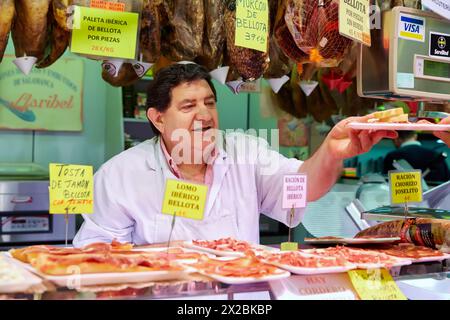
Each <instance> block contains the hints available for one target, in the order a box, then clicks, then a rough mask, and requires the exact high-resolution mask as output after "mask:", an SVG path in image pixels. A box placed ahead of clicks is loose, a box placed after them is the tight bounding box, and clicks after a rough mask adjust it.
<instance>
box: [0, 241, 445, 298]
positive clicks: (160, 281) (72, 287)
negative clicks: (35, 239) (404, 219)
mask: <svg viewBox="0 0 450 320" xmlns="http://www.w3.org/2000/svg"><path fill="white" fill-rule="evenodd" d="M227 242H228V244H227ZM206 243H208V245H209V248H207V247H206V246H205V244H206ZM212 244H214V245H215V247H213V245H212ZM202 245H203V246H204V247H203V248H204V249H206V250H204V251H202V250H196V249H197V247H201V246H202ZM227 246H228V248H231V247H234V248H235V249H236V251H228V252H227V251H226V250H221V249H226V248H227ZM242 246H245V242H243V241H238V240H232V239H231V240H230V239H219V240H216V241H215V242H214V241H206V242H205V241H197V242H195V241H190V242H180V241H174V242H172V243H171V246H170V249H167V244H157V245H150V246H144V247H135V248H132V249H131V250H128V251H127V247H124V246H122V247H120V245H119V246H117V244H115V245H114V242H113V245H109V244H93V245H91V246H87V248H86V247H85V248H82V249H74V248H59V249H55V248H56V247H47V246H34V247H28V251H25V250H24V249H18V250H11V251H9V252H2V253H1V255H2V258H1V260H0V276H1V278H2V281H1V282H0V299H27V300H105V299H106V300H110V299H137V300H151V299H176V300H183V299H188V300H197V299H200V300H291V299H315V300H320V299H351V300H358V299H364V298H365V297H364V296H361V295H360V294H359V291H358V289H357V288H356V287H355V286H354V282H353V280H352V276H351V275H350V273H349V272H350V271H351V270H365V271H366V272H367V274H368V275H369V276H370V277H372V279H373V277H377V276H379V275H381V274H382V273H383V272H381V271H380V270H389V274H390V275H391V276H392V278H393V281H395V283H396V285H397V286H398V288H399V289H400V292H401V293H402V294H403V295H404V298H406V299H433V300H436V299H444V300H446V299H449V298H450V297H449V295H450V294H449V292H450V268H449V262H450V256H449V255H447V254H444V255H442V256H439V257H438V256H437V255H436V256H434V258H433V257H431V256H430V257H428V258H424V257H422V258H419V259H416V260H413V261H410V262H409V263H408V262H406V259H403V260H395V258H394V257H393V256H389V258H386V257H383V255H381V256H376V259H377V260H378V265H377V264H376V263H374V262H373V261H375V260H373V259H372V258H373V257H374V255H375V254H374V252H380V251H377V250H381V249H379V247H377V248H378V249H373V248H370V247H369V248H365V249H362V248H360V247H344V246H336V247H326V248H324V247H312V246H309V245H303V246H301V248H300V250H299V251H296V252H281V251H279V250H278V248H277V247H276V246H260V245H256V246H255V245H251V247H252V250H253V251H252V252H253V254H251V253H249V251H248V250H245V249H243V248H242ZM30 248H33V250H30ZM128 248H129V247H128ZM238 248H239V249H238ZM49 250H50V251H52V250H53V253H49ZM238 250H244V252H245V254H244V255H243V254H242V251H238ZM391 250H393V249H391ZM218 251H224V252H227V253H225V255H224V254H221V256H220V257H217V256H214V254H213V252H215V253H217V252H218ZM409 251H411V250H409ZM144 253H145V254H148V255H146V256H145V259H146V260H145V261H146V262H145V263H142V261H143V260H142V257H143V255H145V254H144ZM231 253H234V254H231ZM86 254H87V255H88V256H89V258H88V259H84V258H83V259H84V260H83V261H81V260H80V259H81V257H80V255H86ZM198 254H200V255H199V256H198ZM230 254H231V255H230ZM429 254H431V251H430V253H429ZM435 254H436V253H435ZM164 255H167V256H170V257H171V258H172V259H174V260H178V261H177V264H178V263H179V262H180V261H181V264H180V265H182V266H185V267H186V268H187V269H186V270H185V273H174V274H175V275H174V276H168V275H167V273H170V272H168V271H167V270H168V269H167V268H166V271H161V270H159V271H156V269H158V268H159V269H163V267H162V266H163V265H164V262H161V261H163V259H162V257H164ZM249 255H250V257H249ZM344 255H346V257H347V258H346V261H344V260H340V258H342V257H343V256H344ZM100 256H108V259H109V261H110V262H111V261H114V259H116V258H120V259H122V260H121V263H122V266H123V265H124V264H126V263H127V262H126V261H125V259H129V260H132V259H135V258H136V257H139V261H140V265H141V266H144V265H146V266H147V267H150V265H151V268H153V270H152V271H149V270H150V269H148V270H146V271H141V270H140V271H135V272H129V271H126V270H124V271H123V272H103V273H83V271H86V270H87V269H86V268H88V264H89V263H88V262H89V261H90V262H91V265H93V264H96V267H97V268H100V264H99V263H103V267H104V265H105V261H106V260H102V258H100ZM69 257H70V258H69ZM337 257H340V258H337ZM380 257H383V258H380ZM44 258H45V259H44ZM26 259H34V260H32V262H31V263H30V264H27V263H26V262H25V261H26ZM67 259H69V260H70V261H71V262H69V264H67V263H68V261H69V260H67ZM111 259H112V260H111ZM357 259H359V260H360V261H359V262H357ZM371 259H372V260H373V261H370V260H371ZM382 259H393V260H392V261H388V260H384V263H387V265H382V261H383V260H382ZM21 260H22V261H21ZM36 260H45V261H47V262H48V261H52V262H56V261H58V263H60V264H66V265H65V267H67V270H66V271H64V272H65V273H66V274H65V275H61V274H60V275H55V273H58V272H57V271H55V270H59V269H55V268H53V269H52V268H49V267H48V266H49V265H51V263H47V266H46V267H45V268H43V267H42V265H40V264H39V263H41V264H42V261H40V262H37V261H36ZM158 260H161V261H159V262H158ZM260 260H261V261H264V262H265V263H264V265H259V264H258V263H261V262H260ZM75 261H78V264H71V265H70V263H74V262H75ZM314 261H315V262H314ZM332 261H334V262H332ZM349 262H351V264H353V265H356V264H359V267H357V266H355V267H354V268H352V267H350V264H349ZM356 262H357V263H356ZM158 263H159V265H158ZM313 263H316V264H317V266H316V267H312V264H313ZM333 263H336V264H341V265H340V266H333ZM380 263H381V264H380ZM2 264H3V265H2ZM5 264H9V265H10V266H12V268H11V267H10V268H7V267H6V266H5ZM111 264H114V263H113V262H111ZM307 264H308V266H307ZM326 264H328V265H326ZM346 264H347V265H346ZM46 268H47V269H46ZM385 268H387V269H385ZM2 269H3V270H2ZM6 269H8V270H9V271H10V274H9V275H7V274H6V272H5V270H6ZM12 270H15V271H16V275H14V274H11V272H12ZM51 270H52V271H51ZM99 270H100V269H99ZM44 272H46V274H45V273H44ZM164 272H166V274H165V273H164ZM177 272H178V271H177ZM208 272H209V273H208ZM48 273H53V275H49V274H48ZM218 274H221V275H220V276H218ZM252 274H253V275H252ZM172 275H173V274H172ZM8 277H9V278H8ZM117 277H118V278H117ZM219 279H221V280H219ZM24 283H25V284H24ZM26 284H27V285H26ZM379 290H380V291H381V290H382V288H381V287H380V288H379Z"/></svg>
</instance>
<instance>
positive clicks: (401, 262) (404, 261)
mask: <svg viewBox="0 0 450 320" xmlns="http://www.w3.org/2000/svg"><path fill="white" fill-rule="evenodd" d="M313 250H325V249H305V250H302V253H307V254H310V255H316V256H318V257H324V256H323V255H320V254H315V253H314V252H312V251H313ZM366 253H369V254H370V251H368V252H366ZM375 254H376V253H374V255H375ZM386 255H388V254H386ZM388 256H389V258H390V259H392V260H394V262H393V263H392V264H391V265H390V266H389V267H388V266H386V264H385V263H354V262H349V263H352V264H354V265H355V267H356V269H378V268H393V267H401V266H407V265H410V264H411V263H412V260H411V259H409V258H399V257H395V256H391V255H388Z"/></svg>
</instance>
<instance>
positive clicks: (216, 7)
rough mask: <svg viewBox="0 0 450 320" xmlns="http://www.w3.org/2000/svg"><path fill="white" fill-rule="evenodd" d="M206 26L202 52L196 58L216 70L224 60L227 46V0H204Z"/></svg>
mask: <svg viewBox="0 0 450 320" xmlns="http://www.w3.org/2000/svg"><path fill="white" fill-rule="evenodd" d="M203 5H204V10H205V12H204V15H205V28H204V32H203V45H202V52H201V54H200V55H199V56H198V57H197V59H196V60H195V61H196V62H197V63H199V64H201V65H203V66H205V67H206V68H207V69H208V70H214V69H216V68H217V67H219V66H220V64H221V62H222V55H223V49H224V46H225V26H224V15H225V0H204V1H203Z"/></svg>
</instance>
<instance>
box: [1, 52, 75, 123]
mask: <svg viewBox="0 0 450 320" xmlns="http://www.w3.org/2000/svg"><path fill="white" fill-rule="evenodd" d="M13 59H14V57H12V56H5V57H4V59H3V61H2V63H1V64H0V129H11V130H48V131H81V130H82V128H83V119H82V118H83V112H82V109H83V96H82V95H83V61H81V60H80V59H73V58H72V59H71V58H61V59H59V60H58V61H57V62H55V64H53V65H52V66H51V67H49V68H45V69H36V68H34V69H33V71H32V72H31V73H30V74H29V75H28V76H25V75H23V74H22V73H21V72H20V71H19V69H18V68H17V67H16V66H15V65H14V64H13V63H12V60H13Z"/></svg>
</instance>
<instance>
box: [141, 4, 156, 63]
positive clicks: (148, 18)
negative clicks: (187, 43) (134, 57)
mask: <svg viewBox="0 0 450 320" xmlns="http://www.w3.org/2000/svg"><path fill="white" fill-rule="evenodd" d="M161 5H162V1H154V0H144V3H143V8H142V14H141V31H140V34H139V50H140V54H139V58H140V57H141V55H142V61H144V62H149V63H155V62H156V61H158V59H159V57H160V55H161V23H160V20H161V18H160V10H161Z"/></svg>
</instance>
